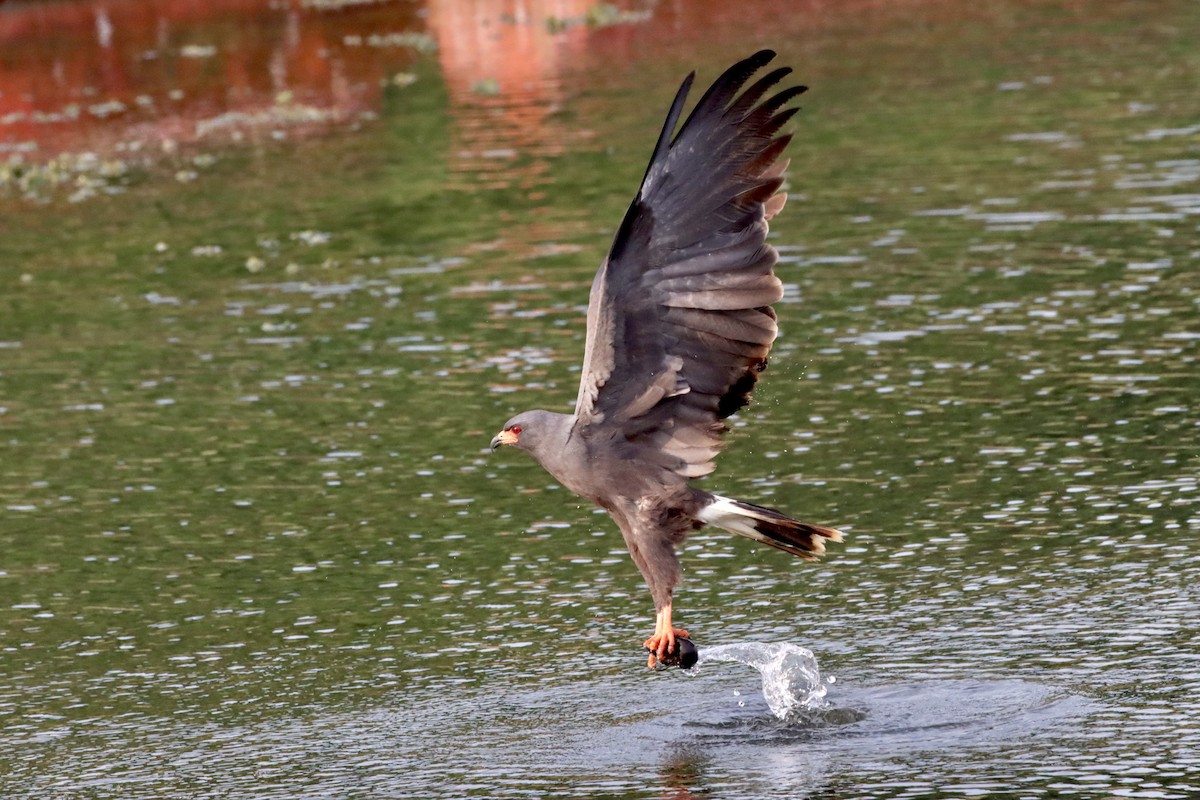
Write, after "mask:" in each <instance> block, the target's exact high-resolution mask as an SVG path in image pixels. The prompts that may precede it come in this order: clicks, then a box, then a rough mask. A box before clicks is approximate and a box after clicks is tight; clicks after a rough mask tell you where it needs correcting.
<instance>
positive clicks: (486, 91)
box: [471, 78, 500, 97]
mask: <svg viewBox="0 0 1200 800" xmlns="http://www.w3.org/2000/svg"><path fill="white" fill-rule="evenodd" d="M471 91H472V92H474V93H475V94H481V95H484V96H486V97H494V96H496V95H498V94H500V84H499V83H498V82H497V81H496V79H495V78H483V79H482V80H478V81H475V82H474V83H472V84H471Z"/></svg>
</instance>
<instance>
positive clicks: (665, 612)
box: [642, 603, 688, 669]
mask: <svg viewBox="0 0 1200 800" xmlns="http://www.w3.org/2000/svg"><path fill="white" fill-rule="evenodd" d="M687 635H688V632H687V631H685V630H683V629H682V628H676V627H673V626H672V625H671V605H670V603H668V604H667V605H665V606H663V609H662V611H659V612H658V618H657V619H656V620H655V622H654V635H653V636H651V637H650V638H649V639H647V640H646V641H645V642H643V644H642V646H643V647H645V648H646V649H647V650H649V651H650V657H649V659H647V661H646V666H647V667H649V668H650V669H654V665H655V663H657V662H658V661H660V660H662V657H663V656H665V655H666V654H667V653H674V652H675V640H676V639H677V638H681V637H682V638H686V637H687Z"/></svg>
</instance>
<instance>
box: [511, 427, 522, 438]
mask: <svg viewBox="0 0 1200 800" xmlns="http://www.w3.org/2000/svg"><path fill="white" fill-rule="evenodd" d="M509 430H510V431H512V432H513V435H514V436H520V435H521V426H520V425H513V426H512V427H511V428H509Z"/></svg>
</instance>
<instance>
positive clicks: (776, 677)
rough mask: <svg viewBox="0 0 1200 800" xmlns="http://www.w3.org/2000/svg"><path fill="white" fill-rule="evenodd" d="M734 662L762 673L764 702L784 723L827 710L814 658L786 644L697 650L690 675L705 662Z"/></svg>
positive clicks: (744, 644) (746, 644)
mask: <svg viewBox="0 0 1200 800" xmlns="http://www.w3.org/2000/svg"><path fill="white" fill-rule="evenodd" d="M714 661H734V662H737V663H739V664H745V665H747V666H750V667H754V668H755V669H756V670H758V671H759V672H760V673H761V674H762V684H763V699H765V700H766V701H767V705H768V706H769V707H770V708H771V713H773V714H774V715H775V716H776V717H778V718H779V719H780V720H782V721H784V722H790V721H793V720H795V719H796V717H797V716H799V715H801V714H802V713H803V712H806V711H816V710H820V709H824V708H827V707H828V703H826V702H825V693H826V692H828V691H829V686H828V684H830V683H833V678H832V677H830V678H829V679H828V680H827V681H823V680H822V679H821V670H820V667H819V666H818V665H817V658H816V656H814V655H813V653H812V651H811V650H808V649H805V648H803V647H799V646H797V645H794V644H791V643H789V642H769V643H768V642H739V643H737V644H722V645H716V646H714V647H702V648H700V660H699V661H698V662H697V663H696V666H695V667H693V668H692V669H691V670H689V672H691V673H693V674H695V673H697V672H698V671H699V670H700V668H701V667H703V666H704V665H705V664H706V663H710V662H714Z"/></svg>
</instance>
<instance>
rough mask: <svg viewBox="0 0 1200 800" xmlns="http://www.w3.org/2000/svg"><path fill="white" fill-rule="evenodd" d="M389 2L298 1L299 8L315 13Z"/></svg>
mask: <svg viewBox="0 0 1200 800" xmlns="http://www.w3.org/2000/svg"><path fill="white" fill-rule="evenodd" d="M389 2H391V0H300V7H301V8H311V9H313V10H315V11H338V10H340V9H343V8H354V7H355V6H374V5H380V4H382V3H389Z"/></svg>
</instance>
